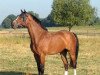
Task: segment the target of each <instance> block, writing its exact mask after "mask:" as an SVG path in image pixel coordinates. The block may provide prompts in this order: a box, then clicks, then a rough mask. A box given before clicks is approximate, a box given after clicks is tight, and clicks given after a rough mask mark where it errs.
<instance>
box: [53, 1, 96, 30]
mask: <svg viewBox="0 0 100 75" xmlns="http://www.w3.org/2000/svg"><path fill="white" fill-rule="evenodd" d="M89 2H90V1H89V0H54V2H53V5H52V11H51V15H52V20H53V21H54V22H56V23H57V24H58V25H61V26H68V27H69V30H70V29H71V28H72V27H73V25H81V24H89V23H90V21H91V20H92V19H93V17H94V16H95V15H94V14H95V9H94V8H92V6H91V5H90V3H89Z"/></svg>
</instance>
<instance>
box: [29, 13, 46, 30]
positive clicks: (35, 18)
mask: <svg viewBox="0 0 100 75" xmlns="http://www.w3.org/2000/svg"><path fill="white" fill-rule="evenodd" d="M29 14H30V15H31V16H32V18H33V20H35V21H36V22H37V23H39V24H40V26H41V27H42V28H43V29H45V30H47V28H46V27H44V26H43V25H42V24H41V21H40V20H39V19H38V18H37V17H36V16H34V15H32V14H31V13H29Z"/></svg>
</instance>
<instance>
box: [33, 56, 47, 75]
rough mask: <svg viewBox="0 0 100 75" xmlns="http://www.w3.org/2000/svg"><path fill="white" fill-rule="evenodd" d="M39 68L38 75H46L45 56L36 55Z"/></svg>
mask: <svg viewBox="0 0 100 75" xmlns="http://www.w3.org/2000/svg"><path fill="white" fill-rule="evenodd" d="M34 57H35V60H36V62H37V67H38V75H44V63H45V55H38V54H34Z"/></svg>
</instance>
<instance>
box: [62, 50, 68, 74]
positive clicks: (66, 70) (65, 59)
mask: <svg viewBox="0 0 100 75" xmlns="http://www.w3.org/2000/svg"><path fill="white" fill-rule="evenodd" d="M60 55H61V59H62V61H63V63H64V67H65V75H68V61H67V58H66V55H67V50H64V51H63V52H61V53H60Z"/></svg>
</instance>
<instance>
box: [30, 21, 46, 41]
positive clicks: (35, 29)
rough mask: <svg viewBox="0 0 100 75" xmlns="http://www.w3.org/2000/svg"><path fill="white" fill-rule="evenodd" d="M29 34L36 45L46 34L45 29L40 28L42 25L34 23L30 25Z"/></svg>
mask: <svg viewBox="0 0 100 75" xmlns="http://www.w3.org/2000/svg"><path fill="white" fill-rule="evenodd" d="M28 32H29V35H30V38H31V41H32V42H33V43H34V42H35V43H37V42H38V41H39V39H40V38H41V36H42V34H43V33H45V32H46V30H44V29H43V28H41V27H40V25H39V24H38V23H37V22H35V21H33V22H30V23H29V25H28Z"/></svg>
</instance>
